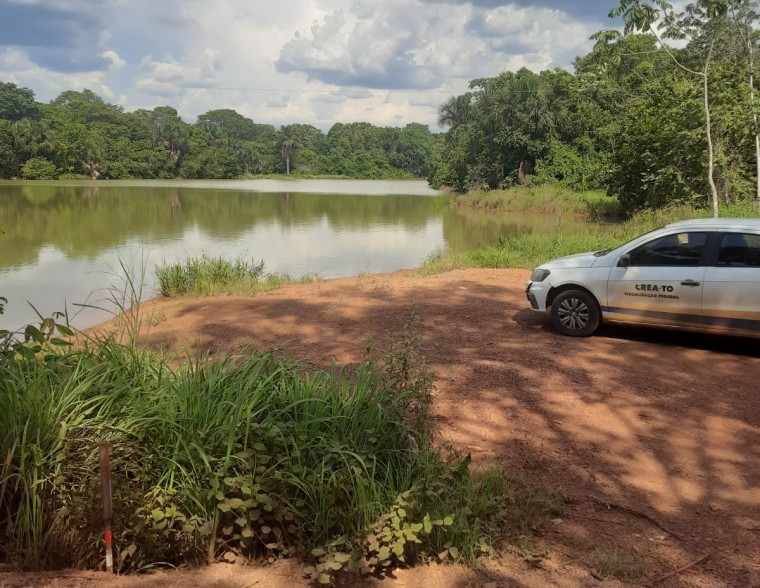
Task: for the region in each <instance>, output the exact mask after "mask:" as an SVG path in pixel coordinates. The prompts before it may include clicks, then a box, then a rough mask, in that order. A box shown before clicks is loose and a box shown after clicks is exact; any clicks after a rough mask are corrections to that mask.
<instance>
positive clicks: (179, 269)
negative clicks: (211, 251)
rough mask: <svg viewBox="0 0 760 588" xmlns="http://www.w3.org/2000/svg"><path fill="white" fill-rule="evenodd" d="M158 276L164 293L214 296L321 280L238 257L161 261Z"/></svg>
mask: <svg viewBox="0 0 760 588" xmlns="http://www.w3.org/2000/svg"><path fill="white" fill-rule="evenodd" d="M156 278H157V279H158V285H159V290H160V292H161V295H162V296H167V297H175V296H186V295H187V296H213V295H216V294H238V295H242V296H250V295H253V294H257V293H259V292H263V291H266V290H272V289H274V288H278V287H280V286H284V285H286V284H292V283H295V282H300V283H308V282H313V281H315V280H318V279H319V277H318V276H315V275H307V276H305V277H304V278H302V279H300V280H294V279H293V278H291V277H290V276H288V275H287V274H279V273H264V262H263V261H261V262H259V263H256V262H254V261H249V260H246V259H244V258H242V257H239V258H237V259H234V260H228V259H225V258H223V257H221V256H220V257H210V256H209V255H206V254H204V255H202V256H201V257H189V258H187V259H185V260H184V261H180V262H177V263H162V264H161V265H159V266H157V267H156Z"/></svg>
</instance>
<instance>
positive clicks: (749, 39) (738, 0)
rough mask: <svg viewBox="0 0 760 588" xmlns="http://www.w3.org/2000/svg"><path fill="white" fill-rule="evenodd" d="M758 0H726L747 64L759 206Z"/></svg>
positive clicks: (756, 193) (759, 202)
mask: <svg viewBox="0 0 760 588" xmlns="http://www.w3.org/2000/svg"><path fill="white" fill-rule="evenodd" d="M758 5H760V2H758V0H727V7H728V11H729V13H730V14H731V20H732V21H733V23H734V26H735V27H736V32H737V33H738V34H739V38H740V39H741V42H742V48H743V50H744V51H745V55H746V58H747V65H748V70H749V71H748V80H747V82H748V86H749V104H750V111H751V114H752V126H753V128H754V131H755V202H756V205H757V206H758V207H760V123H759V122H758V116H757V108H756V106H755V53H756V51H757V35H756V34H755V26H756V25H757V23H758V22H759V21H760V12H758Z"/></svg>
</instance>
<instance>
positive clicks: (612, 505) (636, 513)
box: [588, 494, 683, 540]
mask: <svg viewBox="0 0 760 588" xmlns="http://www.w3.org/2000/svg"><path fill="white" fill-rule="evenodd" d="M588 497H589V498H590V499H591V500H593V501H594V502H598V503H599V504H602V505H604V506H606V507H607V508H616V509H618V510H622V511H623V512H627V513H629V514H632V515H634V516H637V517H640V518H642V519H646V520H648V521H649V522H650V523H652V524H653V525H654V526H655V527H657V528H659V529H662V530H663V531H665V532H666V533H668V534H669V535H672V536H673V537H675V538H676V539H680V540H683V539H682V538H681V537H679V536H678V535H677V534H676V533H674V532H673V531H671V530H670V529H668V528H667V527H664V526H663V525H662V524H661V523H660V522H659V521H658V520H657V519H655V518H653V517H651V516H649V515H648V514H647V513H645V512H641V511H639V510H636V509H633V508H631V507H629V506H625V505H622V504H617V503H615V502H607V501H606V500H602V499H601V498H597V497H596V496H592V495H591V494H589V495H588Z"/></svg>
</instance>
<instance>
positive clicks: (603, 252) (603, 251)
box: [594, 249, 612, 257]
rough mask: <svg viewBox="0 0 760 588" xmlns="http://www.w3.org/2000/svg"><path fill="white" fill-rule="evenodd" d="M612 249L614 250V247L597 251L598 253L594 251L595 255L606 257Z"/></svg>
mask: <svg viewBox="0 0 760 588" xmlns="http://www.w3.org/2000/svg"><path fill="white" fill-rule="evenodd" d="M610 251H612V249H602V250H601V251H597V252H596V253H594V257H604V256H605V255H607V254H608V253H609V252H610Z"/></svg>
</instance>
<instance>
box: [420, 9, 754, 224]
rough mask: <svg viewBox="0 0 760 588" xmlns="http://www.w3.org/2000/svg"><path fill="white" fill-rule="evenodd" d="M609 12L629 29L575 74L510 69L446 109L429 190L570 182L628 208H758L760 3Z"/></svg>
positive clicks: (605, 40)
mask: <svg viewBox="0 0 760 588" xmlns="http://www.w3.org/2000/svg"><path fill="white" fill-rule="evenodd" d="M610 16H611V17H614V18H618V17H622V19H623V22H624V28H623V31H622V32H620V31H617V30H605V31H600V32H598V33H596V34H595V35H594V36H593V37H592V39H594V40H595V41H596V43H595V46H594V48H593V50H592V51H591V52H590V53H589V54H587V55H585V56H581V57H578V58H576V60H575V62H574V73H570V72H568V71H565V70H562V69H555V70H551V71H543V72H541V73H534V72H531V71H529V70H527V69H521V70H519V71H517V72H505V73H502V74H500V75H498V76H496V77H492V78H484V79H476V80H472V81H471V82H470V87H469V91H468V92H466V93H465V94H463V95H461V96H454V97H452V98H451V99H449V100H448V101H446V102H445V103H444V104H443V105H442V106H441V107H440V109H439V123H440V124H441V125H442V126H443V127H444V128H446V129H447V132H446V134H445V138H444V145H443V154H442V159H441V162H440V164H439V165H437V166H436V167H435V168H434V170H433V172H432V173H431V176H430V182H431V184H432V185H434V186H444V185H446V186H451V187H453V188H455V189H457V190H459V191H466V190H468V189H472V188H480V187H490V188H497V187H505V186H509V185H512V184H516V183H524V182H535V181H538V182H543V181H546V180H552V181H560V182H562V183H564V184H565V185H567V186H568V187H570V188H573V189H577V190H587V189H606V190H607V191H608V192H609V193H610V194H611V195H615V196H617V197H618V199H619V200H620V202H621V204H622V205H623V207H624V208H625V209H626V210H628V211H634V210H637V209H641V208H653V207H660V206H663V205H666V204H668V203H670V202H691V203H697V204H710V203H711V204H713V205H714V206H715V207H716V209H717V204H718V202H719V201H723V202H729V203H730V202H733V201H737V200H750V199H757V200H758V202H760V129H759V127H758V116H757V102H756V96H755V94H756V87H755V77H756V76H755V71H754V68H755V54H756V51H757V47H758V31H757V25H758V21H759V17H758V1H757V0H697V1H695V2H692V3H690V4H688V5H687V6H686V7H685V9H684V10H683V11H681V12H675V11H674V10H673V7H672V6H671V5H670V4H668V3H667V2H664V1H662V0H652V1H649V2H647V1H640V0H621V1H620V3H619V5H618V6H617V7H616V8H615V9H613V11H612V12H611V13H610ZM675 41H678V43H676V44H677V45H678V48H676V47H674V46H673V44H674V43H673V42H675Z"/></svg>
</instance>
